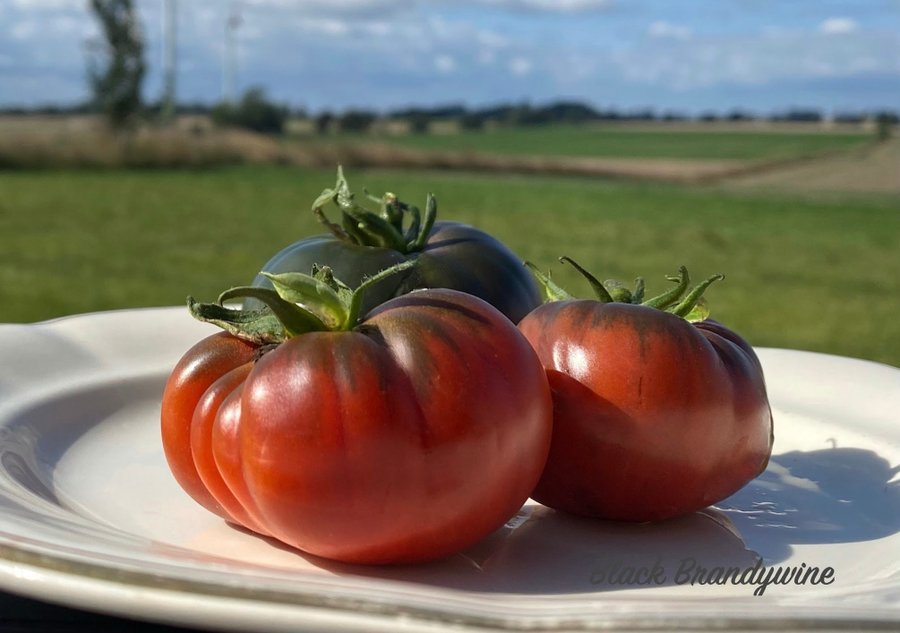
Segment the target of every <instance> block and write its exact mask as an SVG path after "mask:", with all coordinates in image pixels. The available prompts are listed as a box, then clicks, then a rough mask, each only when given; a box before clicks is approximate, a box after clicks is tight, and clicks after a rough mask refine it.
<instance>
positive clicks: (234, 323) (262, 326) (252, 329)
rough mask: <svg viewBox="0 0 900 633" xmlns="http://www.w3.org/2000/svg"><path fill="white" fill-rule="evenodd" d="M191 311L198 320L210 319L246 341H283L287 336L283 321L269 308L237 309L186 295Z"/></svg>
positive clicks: (205, 321) (209, 321) (259, 343)
mask: <svg viewBox="0 0 900 633" xmlns="http://www.w3.org/2000/svg"><path fill="white" fill-rule="evenodd" d="M187 305H188V311H189V312H190V313H191V316H193V317H194V318H195V319H197V320H198V321H202V322H204V323H211V324H212V325H216V326H218V327H220V328H222V329H223V330H225V331H226V332H228V333H230V334H232V335H234V336H237V337H238V338H242V339H244V340H245V341H250V342H251V343H256V344H258V345H266V344H269V343H281V342H282V341H284V340H285V339H287V338H288V336H287V332H285V330H284V326H282V324H281V321H279V320H278V317H276V316H275V314H274V313H273V312H272V311H271V310H270V309H268V308H263V309H260V310H244V309H240V310H234V309H231V308H226V307H224V306H222V305H219V304H218V303H200V302H199V301H196V300H194V298H193V297H188V298H187Z"/></svg>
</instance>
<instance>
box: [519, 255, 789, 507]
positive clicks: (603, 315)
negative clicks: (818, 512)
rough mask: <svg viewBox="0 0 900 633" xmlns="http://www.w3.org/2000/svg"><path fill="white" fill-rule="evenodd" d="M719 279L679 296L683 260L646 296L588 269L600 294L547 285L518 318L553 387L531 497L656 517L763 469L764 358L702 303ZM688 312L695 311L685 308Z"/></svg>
mask: <svg viewBox="0 0 900 633" xmlns="http://www.w3.org/2000/svg"><path fill="white" fill-rule="evenodd" d="M566 261H570V262H571V260H566ZM576 266H577V265H576ZM579 269H580V267H579ZM582 272H585V274H588V273H586V271H583V270H582ZM717 278H718V277H714V278H710V279H708V280H706V281H705V282H703V283H702V284H700V286H698V287H697V288H695V289H694V291H692V292H691V293H690V294H689V295H688V296H687V297H684V298H681V293H683V292H684V290H685V289H686V288H687V285H688V274H687V270H685V269H684V268H682V270H681V275H680V276H679V277H678V278H674V279H673V280H677V281H678V282H679V284H678V287H677V288H675V289H673V290H672V291H670V292H669V293H665V294H664V295H661V296H660V297H656V298H654V299H651V300H649V301H648V302H642V301H641V299H642V297H641V296H640V295H642V286H643V282H641V283H640V285H639V291H638V292H636V293H634V294H632V293H630V292H628V291H624V292H623V290H624V289H623V288H621V286H620V285H618V284H615V283H610V282H607V284H606V285H605V287H603V288H597V287H598V286H603V284H600V283H599V282H598V281H597V280H596V279H594V278H593V277H590V279H591V281H592V285H594V286H595V288H596V289H598V290H599V293H598V294H599V295H602V299H603V300H599V299H598V300H576V299H573V298H571V297H566V296H565V295H563V294H562V293H560V292H557V293H554V292H552V290H556V291H558V290H559V288H558V287H552V286H551V292H550V294H551V295H554V294H555V296H556V298H557V300H553V301H550V302H548V303H545V304H544V305H542V306H541V307H539V308H537V309H536V310H534V311H533V312H532V313H531V314H529V315H528V316H527V317H525V318H524V319H523V320H522V321H521V323H520V324H519V328H520V330H521V331H522V333H523V334H524V335H525V337H526V338H527V339H528V340H529V342H530V343H531V344H532V346H533V347H534V349H535V351H536V352H537V354H538V356H539V357H540V359H541V362H542V363H543V365H544V367H545V368H546V370H547V375H548V379H549V381H550V387H551V390H552V393H553V407H554V428H553V440H552V444H551V449H550V456H549V458H548V460H547V466H546V468H545V470H544V473H543V474H542V476H541V480H540V482H539V483H538V485H537V487H536V489H535V491H534V493H533V495H532V496H533V497H534V499H535V500H537V501H539V502H541V503H543V504H545V505H548V506H551V507H553V508H557V509H559V510H565V511H568V512H572V513H576V514H581V515H587V516H592V517H600V518H604V519H614V520H623V521H652V520H660V519H667V518H670V517H675V516H678V515H683V514H687V513H689V512H693V511H695V510H699V509H701V508H705V507H707V506H709V505H711V504H713V503H715V502H717V501H720V500H721V499H724V498H725V497H727V496H729V495H731V494H732V493H734V492H736V491H737V490H738V489H740V488H741V487H743V486H744V485H745V484H746V483H747V482H749V481H750V480H751V479H753V478H754V477H756V476H757V475H759V474H760V473H761V472H762V471H763V470H764V469H765V467H766V464H767V462H768V458H769V456H770V454H771V450H772V440H773V434H772V433H773V427H772V415H771V410H770V407H769V403H768V399H767V395H766V387H765V381H764V377H763V371H762V367H761V366H760V363H759V360H758V359H757V357H756V354H755V353H754V351H753V349H752V348H751V346H750V345H749V344H748V343H747V342H746V341H744V340H743V339H742V338H741V337H740V336H739V335H738V334H736V333H735V332H733V331H731V330H729V329H728V328H727V327H725V326H724V325H722V324H720V323H718V322H716V321H713V320H711V319H708V318H706V317H707V316H708V312H707V311H706V310H705V309H704V308H701V309H700V310H699V312H698V310H697V308H696V303H697V301H698V300H699V297H700V294H701V293H702V292H703V290H704V289H705V287H706V286H708V285H709V284H710V283H712V281H714V280H715V279H717ZM544 279H545V280H547V278H544ZM547 281H549V280H547ZM610 290H611V291H613V292H615V293H616V294H618V295H619V300H618V301H616V300H613V298H612V296H610V295H611V293H610V292H609V291H610ZM635 300H637V302H635ZM676 304H677V305H676ZM653 306H656V307H653ZM666 307H669V308H670V310H671V311H666V310H665V309H664V308H666ZM661 308H662V309H661ZM692 311H693V313H694V316H696V317H697V318H699V319H700V320H699V321H696V322H691V321H689V320H688V319H686V318H684V316H687V315H689V314H690V313H691V312H692Z"/></svg>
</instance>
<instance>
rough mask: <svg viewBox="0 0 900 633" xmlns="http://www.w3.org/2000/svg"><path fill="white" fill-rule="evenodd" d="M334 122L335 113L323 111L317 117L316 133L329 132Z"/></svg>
mask: <svg viewBox="0 0 900 633" xmlns="http://www.w3.org/2000/svg"><path fill="white" fill-rule="evenodd" d="M332 123H334V115H333V114H332V113H331V112H323V113H321V114H320V115H318V116H317V117H316V119H315V125H316V134H327V133H328V132H330V131H331V125H332Z"/></svg>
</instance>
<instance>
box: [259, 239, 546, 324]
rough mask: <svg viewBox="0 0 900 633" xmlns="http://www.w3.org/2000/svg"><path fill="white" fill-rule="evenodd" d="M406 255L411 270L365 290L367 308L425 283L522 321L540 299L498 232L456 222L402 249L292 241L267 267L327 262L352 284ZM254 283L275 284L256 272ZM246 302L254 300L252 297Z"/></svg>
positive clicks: (288, 268)
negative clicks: (418, 245)
mask: <svg viewBox="0 0 900 633" xmlns="http://www.w3.org/2000/svg"><path fill="white" fill-rule="evenodd" d="M407 259H416V260H417V262H418V263H417V265H416V267H415V268H414V269H413V270H412V271H411V272H410V273H409V274H407V275H405V276H404V275H396V276H394V277H391V278H388V279H385V280H382V281H380V282H378V283H377V284H375V285H374V286H373V287H371V288H370V289H368V290H367V291H366V296H365V298H364V299H363V313H365V312H368V311H369V310H371V309H373V308H375V307H376V306H378V305H380V304H382V303H384V302H385V301H387V300H388V299H391V298H393V297H396V296H399V295H401V294H405V293H407V292H410V291H412V290H416V289H422V288H450V289H453V290H459V291H461V292H466V293H468V294H471V295H475V296H476V297H479V298H480V299H484V300H485V301H487V302H488V303H490V304H491V305H493V306H494V307H495V308H497V309H498V310H500V312H502V313H503V314H505V315H506V316H507V317H508V318H509V319H510V320H511V321H512V322H513V323H516V322H518V321H519V320H520V319H521V318H522V317H524V316H525V315H526V314H528V313H529V312H530V311H531V310H533V309H534V308H536V307H537V306H538V305H540V302H541V293H540V289H539V288H538V286H537V283H536V282H535V281H534V278H533V277H532V275H531V273H529V272H528V270H527V269H526V268H525V267H524V266H522V262H521V260H519V258H518V257H516V255H515V254H514V253H513V252H512V251H510V250H509V249H508V248H507V247H506V246H505V245H503V244H502V243H501V242H500V241H498V240H497V239H496V238H494V237H492V236H491V235H489V234H487V233H485V232H484V231H480V230H478V229H476V228H473V227H471V226H468V225H465V224H460V223H457V222H436V223H435V224H434V227H433V228H432V230H431V233H430V234H429V236H428V240H427V241H426V243H425V247H424V249H423V250H422V251H421V252H413V253H410V254H408V255H404V254H402V253H400V252H398V251H395V250H392V249H389V248H380V247H374V246H359V245H356V244H352V243H348V242H343V241H341V240H339V239H337V238H335V237H333V236H330V235H318V236H315V237H311V238H308V239H305V240H301V241H299V242H295V243H294V244H291V245H289V246H287V247H285V248H284V249H282V250H281V251H279V252H278V253H276V254H275V255H274V256H273V257H272V258H271V259H270V260H269V261H268V262H267V263H266V264H265V265H264V266H263V267H262V269H261V270H262V271H264V272H268V273H286V272H301V273H309V271H310V270H311V268H312V266H313V264H317V265H320V266H323V265H324V266H329V267H331V268H332V270H333V271H334V276H335V277H336V278H338V279H340V280H341V281H343V282H344V283H346V284H347V285H348V286H350V287H351V288H356V287H357V286H358V285H359V284H360V282H361V281H362V280H363V278H365V277H367V276H370V275H374V274H375V273H378V272H380V271H381V270H384V269H385V268H388V267H390V266H392V265H394V264H397V263H400V262H402V261H405V260H407ZM252 284H253V285H254V286H261V287H264V288H271V287H272V285H271V282H270V281H269V280H268V279H266V278H265V277H263V276H262V275H257V277H256V278H255V279H254V280H253V282H252ZM247 305H256V303H255V302H254V300H248V301H247Z"/></svg>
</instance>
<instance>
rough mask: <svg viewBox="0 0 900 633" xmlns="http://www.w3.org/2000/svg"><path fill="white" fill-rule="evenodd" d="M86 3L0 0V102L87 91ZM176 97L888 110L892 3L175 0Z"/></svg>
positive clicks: (150, 25)
mask: <svg viewBox="0 0 900 633" xmlns="http://www.w3.org/2000/svg"><path fill="white" fill-rule="evenodd" d="M136 5H137V7H138V9H139V12H140V15H141V18H142V24H143V29H144V37H145V39H146V43H147V61H148V64H149V74H148V77H147V81H146V84H145V90H144V92H145V97H146V98H148V99H155V98H158V96H159V94H160V92H161V74H162V73H161V69H162V16H163V9H162V7H163V0H136ZM86 6H87V2H86V0H0V105H33V104H43V103H53V102H56V103H72V102H75V101H77V100H81V99H84V98H85V97H86V96H87V91H86V82H85V59H86V51H87V46H86V43H87V42H88V41H90V40H91V38H94V37H96V35H97V29H96V26H95V23H94V20H93V19H92V17H91V15H90V14H89V12H88V11H87V8H86ZM177 6H178V27H179V31H178V48H179V68H178V95H179V99H180V100H182V101H202V102H208V103H211V102H215V101H217V100H219V99H220V98H221V97H222V91H223V81H222V76H223V73H222V65H223V61H222V60H223V48H224V45H223V40H224V37H223V33H224V24H225V21H226V19H227V17H228V15H229V13H230V12H231V11H236V12H237V13H239V14H240V16H241V25H240V27H239V28H238V29H237V31H236V35H237V41H238V55H237V57H238V72H237V84H238V87H239V88H247V87H249V86H251V85H260V86H262V87H264V88H265V89H266V90H267V92H268V93H269V94H270V95H271V96H273V97H274V98H276V99H278V100H280V101H282V102H286V103H289V104H291V105H292V106H298V107H299V106H302V107H306V108H308V109H309V110H312V111H319V110H322V109H326V108H328V109H336V110H343V109H346V108H349V107H366V108H375V109H379V110H385V109H389V108H393V107H402V106H407V105H435V104H447V103H463V104H466V105H469V106H482V105H488V104H494V103H498V102H504V101H516V102H520V101H526V100H527V101H530V102H532V103H544V102H547V101H550V100H555V99H559V98H566V99H578V100H584V101H586V102H589V103H592V104H593V105H595V106H597V107H601V108H606V107H617V108H624V109H629V108H641V107H653V108H655V109H657V110H658V111H665V110H677V111H682V112H687V113H698V112H703V111H706V110H718V111H729V110H731V109H733V108H743V109H746V110H751V111H755V112H761V113H766V112H775V111H781V110H785V109H787V108H790V107H815V108H821V109H823V110H825V111H827V112H843V111H856V110H868V109H876V108H882V107H889V108H892V109H900V0H795V1H790V0H783V1H778V0H719V1H715V0H680V1H676V0H670V1H664V0H431V1H424V0H240V1H229V2H225V1H223V2H210V1H206V2H204V1H202V0H178V5H177Z"/></svg>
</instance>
